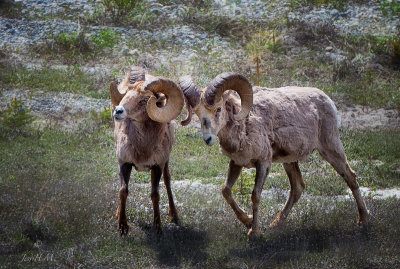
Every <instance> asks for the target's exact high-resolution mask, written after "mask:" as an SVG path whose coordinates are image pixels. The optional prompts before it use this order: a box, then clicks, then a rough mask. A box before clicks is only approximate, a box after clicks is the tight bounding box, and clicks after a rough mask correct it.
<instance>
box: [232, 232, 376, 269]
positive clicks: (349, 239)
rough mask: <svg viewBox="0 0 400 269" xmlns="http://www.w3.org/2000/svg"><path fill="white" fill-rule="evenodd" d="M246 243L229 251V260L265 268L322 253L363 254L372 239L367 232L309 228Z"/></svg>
mask: <svg viewBox="0 0 400 269" xmlns="http://www.w3.org/2000/svg"><path fill="white" fill-rule="evenodd" d="M272 234H273V235H272V236H271V237H268V235H267V236H265V237H261V238H258V239H254V240H249V241H248V247H247V248H233V249H230V250H229V253H230V255H231V256H236V257H241V258H243V259H248V260H253V261H257V263H259V264H262V265H263V266H267V265H268V264H276V263H280V262H285V261H288V260H296V259H299V258H301V257H302V256H303V255H304V253H306V252H310V253H321V252H323V251H325V250H333V251H337V250H338V248H341V249H342V250H343V249H347V250H349V251H351V252H354V253H359V254H360V253H367V250H366V248H368V247H369V245H370V242H371V240H373V238H372V237H373V236H371V231H370V229H369V228H364V229H361V228H358V229H357V228H356V229H354V230H352V231H345V232H343V231H339V232H338V231H337V230H336V231H335V230H329V229H321V228H316V227H310V228H307V229H297V230H293V231H287V230H285V231H278V232H275V233H272Z"/></svg>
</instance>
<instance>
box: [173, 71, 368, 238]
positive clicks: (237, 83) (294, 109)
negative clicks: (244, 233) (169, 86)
mask: <svg viewBox="0 0 400 269" xmlns="http://www.w3.org/2000/svg"><path fill="white" fill-rule="evenodd" d="M180 85H181V88H182V90H183V92H184V95H185V99H186V104H187V110H188V116H187V118H186V120H184V121H183V122H182V123H181V124H182V125H186V124H188V123H189V122H190V120H191V116H192V110H193V111H194V112H195V114H196V115H197V116H198V117H199V119H200V122H201V132H202V135H203V140H204V141H205V143H206V144H207V145H213V144H214V142H215V141H216V136H218V138H219V143H220V147H221V150H222V153H223V154H224V155H226V156H228V157H229V158H230V159H231V160H230V163H229V169H228V175H227V179H226V182H225V185H224V187H223V188H222V194H223V196H224V198H225V199H226V201H227V202H228V204H229V205H230V206H231V207H232V209H233V211H234V212H235V214H236V216H237V217H238V219H239V220H240V221H241V222H242V223H243V224H244V225H245V226H246V227H248V228H249V232H248V235H249V236H258V235H259V233H260V227H259V221H258V216H259V201H260V195H261V191H262V188H263V185H264V182H265V179H266V177H267V175H268V172H269V170H270V167H271V163H273V162H277V163H283V167H284V169H285V171H286V173H287V175H288V177H289V181H290V192H289V197H288V199H287V201H286V204H285V206H284V208H283V210H282V211H281V212H280V213H279V214H278V216H277V217H276V218H275V220H274V221H273V222H272V223H271V225H270V227H274V226H277V225H279V224H283V223H284V222H285V220H286V218H287V216H288V214H289V211H290V210H291V208H292V207H293V205H294V204H295V203H296V202H297V201H298V199H299V198H300V195H301V193H302V191H303V189H304V188H305V185H304V182H303V179H302V176H301V173H300V169H299V165H298V161H299V160H303V159H305V158H307V156H309V155H310V154H311V153H312V152H313V151H314V150H315V149H317V150H318V151H319V152H320V154H321V155H322V157H323V158H324V159H325V160H326V161H328V162H329V163H330V164H331V165H332V166H333V167H334V168H335V170H336V171H337V172H338V173H339V174H340V175H341V176H342V177H343V178H344V179H345V181H346V183H347V185H348V186H349V187H350V189H351V191H352V193H353V196H354V198H355V200H356V202H357V206H358V211H359V219H358V220H359V223H360V224H362V223H366V222H367V220H368V210H367V208H366V206H365V203H364V200H363V198H362V197H361V193H360V190H359V186H358V183H357V181H356V175H355V173H354V172H353V171H352V170H351V168H350V167H349V164H348V162H347V159H346V155H345V153H344V149H343V146H342V143H341V141H340V139H339V130H338V127H337V123H338V119H337V111H336V108H335V105H334V104H333V102H332V100H331V99H330V98H329V97H328V96H327V95H326V94H325V93H323V92H322V91H321V90H319V89H316V88H306V87H283V88H276V89H267V88H261V87H254V89H253V88H252V86H251V84H250V83H249V82H248V80H247V79H246V78H245V77H244V76H242V75H239V74H234V73H222V74H220V75H218V76H217V77H215V78H214V79H213V80H212V81H211V82H210V83H209V85H208V86H207V87H206V88H204V89H203V90H202V91H201V92H200V91H199V90H198V88H197V86H196V85H195V84H194V82H193V81H192V79H191V77H190V76H185V77H182V78H181V79H180ZM230 90H233V91H236V92H237V93H238V94H239V96H240V99H241V101H240V102H241V104H239V99H238V98H237V97H236V96H235V95H234V94H233V93H232V91H230ZM253 90H254V94H253ZM242 167H247V168H250V167H255V168H256V176H255V184H254V189H253V192H252V196H251V200H252V202H253V215H252V216H251V215H247V214H246V213H245V212H244V211H243V210H242V209H241V208H240V207H239V206H238V205H237V204H236V202H235V201H234V199H233V197H232V192H231V189H232V186H233V184H234V183H235V181H236V180H237V179H238V177H239V175H240V173H241V170H242Z"/></svg>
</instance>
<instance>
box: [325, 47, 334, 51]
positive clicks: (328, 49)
mask: <svg viewBox="0 0 400 269" xmlns="http://www.w3.org/2000/svg"><path fill="white" fill-rule="evenodd" d="M332 50H333V47H331V46H329V47H326V48H325V51H332Z"/></svg>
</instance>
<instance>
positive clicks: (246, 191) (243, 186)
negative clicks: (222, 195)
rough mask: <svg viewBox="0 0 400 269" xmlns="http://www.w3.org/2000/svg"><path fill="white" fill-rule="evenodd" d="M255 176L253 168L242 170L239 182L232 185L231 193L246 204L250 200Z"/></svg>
mask: <svg viewBox="0 0 400 269" xmlns="http://www.w3.org/2000/svg"><path fill="white" fill-rule="evenodd" d="M255 176H256V174H255V169H251V170H246V171H243V172H242V174H241V175H240V182H237V183H236V184H235V185H234V186H233V187H232V193H233V194H234V195H236V196H237V197H238V200H239V201H240V202H241V203H243V204H244V205H246V206H248V205H249V204H250V202H251V194H252V192H253V187H254V179H255Z"/></svg>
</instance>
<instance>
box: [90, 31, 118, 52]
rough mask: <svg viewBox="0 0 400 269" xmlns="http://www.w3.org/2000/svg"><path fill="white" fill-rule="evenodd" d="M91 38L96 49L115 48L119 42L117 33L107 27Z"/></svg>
mask: <svg viewBox="0 0 400 269" xmlns="http://www.w3.org/2000/svg"><path fill="white" fill-rule="evenodd" d="M91 40H92V42H93V44H94V46H95V50H103V49H105V48H113V47H114V46H115V45H116V44H117V33H115V32H114V31H110V30H109V29H107V30H104V31H101V32H100V33H98V34H97V35H95V36H93V37H92V39H91Z"/></svg>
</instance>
